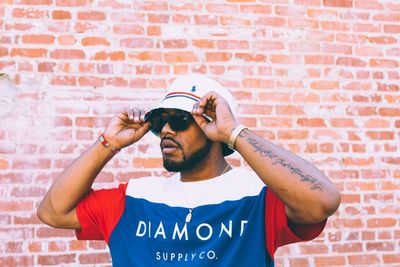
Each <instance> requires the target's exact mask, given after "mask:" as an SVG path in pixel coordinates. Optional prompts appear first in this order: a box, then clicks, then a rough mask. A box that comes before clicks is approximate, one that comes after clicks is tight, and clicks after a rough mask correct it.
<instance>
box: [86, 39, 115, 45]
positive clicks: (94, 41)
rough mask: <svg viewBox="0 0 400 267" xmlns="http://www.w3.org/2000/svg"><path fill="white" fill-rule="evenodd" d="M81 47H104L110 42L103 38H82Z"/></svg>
mask: <svg viewBox="0 0 400 267" xmlns="http://www.w3.org/2000/svg"><path fill="white" fill-rule="evenodd" d="M82 45H83V46H98V45H105V46H109V45H110V42H109V41H108V40H107V39H106V38H103V37H84V38H82Z"/></svg>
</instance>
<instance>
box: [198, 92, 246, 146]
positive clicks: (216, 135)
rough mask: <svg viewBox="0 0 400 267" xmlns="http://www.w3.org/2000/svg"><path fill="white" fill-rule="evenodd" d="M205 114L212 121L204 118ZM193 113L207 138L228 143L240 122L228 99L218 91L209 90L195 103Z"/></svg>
mask: <svg viewBox="0 0 400 267" xmlns="http://www.w3.org/2000/svg"><path fill="white" fill-rule="evenodd" d="M203 114H204V115H207V116H208V117H210V118H211V119H212V121H208V120H207V119H206V118H204V116H202V115H203ZM192 115H193V117H194V119H195V121H196V123H197V125H199V127H200V128H201V129H202V130H203V132H204V133H205V135H206V136H207V138H209V139H210V140H212V141H218V142H223V143H226V144H227V143H228V141H229V137H230V135H231V133H232V131H233V129H234V128H235V127H236V126H237V125H238V124H239V123H238V122H237V121H236V119H235V117H234V116H233V114H232V111H231V109H230V108H229V104H228V102H227V101H226V99H224V98H223V97H222V96H220V95H219V94H217V93H216V92H209V93H208V94H206V95H205V96H203V97H202V98H201V99H200V100H199V101H198V102H197V103H196V104H194V106H193V111H192Z"/></svg>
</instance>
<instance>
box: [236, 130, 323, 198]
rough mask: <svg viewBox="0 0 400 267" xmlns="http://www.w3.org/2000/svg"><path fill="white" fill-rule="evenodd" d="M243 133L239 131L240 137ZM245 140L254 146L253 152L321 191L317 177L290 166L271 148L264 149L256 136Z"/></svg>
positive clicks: (243, 135)
mask: <svg viewBox="0 0 400 267" xmlns="http://www.w3.org/2000/svg"><path fill="white" fill-rule="evenodd" d="M245 135H246V133H245V131H242V132H241V133H240V137H242V138H245ZM246 140H247V142H248V143H249V144H250V145H251V146H252V147H253V148H254V152H256V153H259V154H260V156H262V157H267V158H269V159H271V160H273V163H272V165H276V164H278V165H280V166H282V167H284V168H286V169H288V170H290V172H291V173H292V174H296V175H297V176H299V177H300V178H301V179H300V181H302V182H308V183H310V184H311V185H312V186H311V188H310V189H311V190H319V191H322V183H321V182H320V181H319V180H318V179H316V178H314V177H312V176H311V175H308V174H305V173H304V172H303V171H302V170H301V169H300V168H296V167H294V166H292V164H290V163H289V162H286V161H285V160H284V159H280V158H278V156H276V155H274V153H273V152H272V151H271V150H268V149H266V148H265V147H264V146H263V145H262V144H261V143H260V142H258V141H257V139H256V138H252V137H247V138H246Z"/></svg>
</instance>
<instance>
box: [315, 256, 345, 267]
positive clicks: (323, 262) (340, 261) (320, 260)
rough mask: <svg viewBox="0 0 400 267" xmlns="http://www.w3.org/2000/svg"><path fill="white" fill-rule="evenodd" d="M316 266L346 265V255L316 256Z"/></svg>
mask: <svg viewBox="0 0 400 267" xmlns="http://www.w3.org/2000/svg"><path fill="white" fill-rule="evenodd" d="M314 261H315V264H316V266H321V267H322V266H328V267H330V266H345V261H346V259H345V257H344V256H326V257H321V256H318V257H315V259H314Z"/></svg>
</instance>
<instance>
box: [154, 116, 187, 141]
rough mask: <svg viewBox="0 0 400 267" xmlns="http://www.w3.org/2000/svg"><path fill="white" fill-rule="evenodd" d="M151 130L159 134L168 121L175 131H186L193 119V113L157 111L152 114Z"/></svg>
mask: <svg viewBox="0 0 400 267" xmlns="http://www.w3.org/2000/svg"><path fill="white" fill-rule="evenodd" d="M149 121H150V125H151V126H150V130H151V131H152V132H153V133H154V134H155V135H157V136H159V135H160V132H161V130H162V128H163V127H164V125H165V124H166V123H167V122H168V125H169V127H171V129H172V130H173V131H175V132H176V131H184V130H186V129H187V128H189V125H190V122H192V121H193V117H192V114H190V113H189V112H185V111H181V112H176V113H174V114H168V113H167V112H155V113H154V114H151V115H150V118H149Z"/></svg>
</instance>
